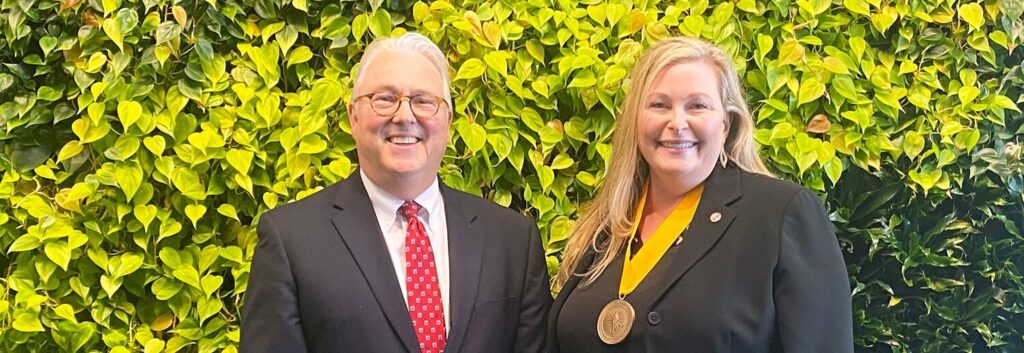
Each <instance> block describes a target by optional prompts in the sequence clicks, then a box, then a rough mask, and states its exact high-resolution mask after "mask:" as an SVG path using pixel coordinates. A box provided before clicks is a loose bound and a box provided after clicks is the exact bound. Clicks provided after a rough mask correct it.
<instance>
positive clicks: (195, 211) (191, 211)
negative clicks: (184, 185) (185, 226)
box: [185, 204, 206, 227]
mask: <svg viewBox="0 0 1024 353" xmlns="http://www.w3.org/2000/svg"><path fill="white" fill-rule="evenodd" d="M204 214H206V206H203V205H199V204H192V205H187V206H185V215H186V216H188V219H189V220H191V221H192V226H193V227H196V223H197V222H199V219H200V218H202V217H203V215H204Z"/></svg>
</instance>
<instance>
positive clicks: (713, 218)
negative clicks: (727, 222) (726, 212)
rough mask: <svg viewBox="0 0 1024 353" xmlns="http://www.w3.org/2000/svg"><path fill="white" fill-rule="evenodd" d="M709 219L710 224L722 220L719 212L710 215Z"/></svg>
mask: <svg viewBox="0 0 1024 353" xmlns="http://www.w3.org/2000/svg"><path fill="white" fill-rule="evenodd" d="M710 219H711V223H718V221H721V220H722V214H721V213H719V212H715V213H712V214H711V217H710Z"/></svg>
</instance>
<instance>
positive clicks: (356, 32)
mask: <svg viewBox="0 0 1024 353" xmlns="http://www.w3.org/2000/svg"><path fill="white" fill-rule="evenodd" d="M369 22H370V15H369V14H366V13H363V14H360V15H359V16H356V18H354V19H352V37H354V38H355V39H356V42H359V41H361V40H362V38H363V35H364V34H366V27H367V26H368V25H369Z"/></svg>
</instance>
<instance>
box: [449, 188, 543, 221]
mask: <svg viewBox="0 0 1024 353" xmlns="http://www.w3.org/2000/svg"><path fill="white" fill-rule="evenodd" d="M442 188H443V189H442V194H443V195H444V197H445V204H446V206H445V208H446V211H447V212H452V211H457V210H452V209H449V208H461V209H465V210H471V211H472V212H473V213H475V214H477V215H478V216H483V217H485V218H488V219H495V220H503V221H506V222H532V220H531V219H530V218H529V217H527V216H525V215H523V214H521V213H519V212H516V211H515V210H513V209H511V208H508V207H505V206H502V205H499V204H497V203H495V202H494V201H491V200H488V199H485V198H482V197H480V196H476V195H473V194H470V193H467V192H464V191H461V190H457V189H453V188H451V187H449V186H442Z"/></svg>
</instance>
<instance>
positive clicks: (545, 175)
mask: <svg viewBox="0 0 1024 353" xmlns="http://www.w3.org/2000/svg"><path fill="white" fill-rule="evenodd" d="M537 178H539V180H540V187H541V189H543V190H545V191H546V190H547V189H548V188H549V187H551V183H552V182H554V181H555V171H554V170H552V169H551V167H548V166H546V165H542V166H540V169H539V170H537Z"/></svg>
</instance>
